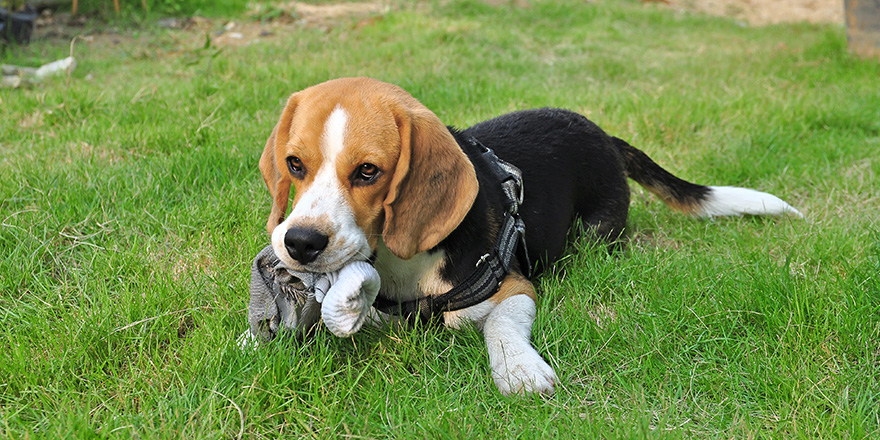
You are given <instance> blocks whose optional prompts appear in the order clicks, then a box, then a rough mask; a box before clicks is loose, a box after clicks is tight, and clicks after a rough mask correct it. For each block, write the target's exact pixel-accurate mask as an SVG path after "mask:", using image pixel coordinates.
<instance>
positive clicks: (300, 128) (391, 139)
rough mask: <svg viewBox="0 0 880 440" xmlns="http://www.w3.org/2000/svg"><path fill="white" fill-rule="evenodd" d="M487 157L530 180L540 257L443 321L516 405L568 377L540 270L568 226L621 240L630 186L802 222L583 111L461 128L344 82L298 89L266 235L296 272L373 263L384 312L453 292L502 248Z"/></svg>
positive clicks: (266, 164) (527, 252) (280, 141)
mask: <svg viewBox="0 0 880 440" xmlns="http://www.w3.org/2000/svg"><path fill="white" fill-rule="evenodd" d="M483 146H485V147H488V149H491V150H493V151H494V152H495V153H496V154H497V157H498V158H500V159H502V160H503V161H505V162H507V163H509V164H512V165H514V166H515V167H517V168H519V170H521V172H522V181H523V186H524V193H523V194H522V200H521V205H520V206H519V215H520V216H521V218H522V220H523V221H524V223H525V233H524V235H525V244H524V245H521V246H520V248H522V247H523V246H524V247H525V249H519V251H518V252H519V254H520V257H528V258H527V259H526V258H514V259H513V260H512V261H511V262H510V264H509V266H510V267H509V270H508V271H507V272H506V275H504V277H503V279H501V280H500V281H499V282H498V283H497V284H496V285H494V286H493V290H492V292H494V293H492V294H491V296H490V297H488V299H486V300H483V301H480V302H478V303H476V304H473V305H469V306H467V307H464V308H460V309H457V310H449V311H444V312H442V313H441V314H440V315H441V316H440V317H439V319H442V322H443V323H444V324H445V325H446V326H449V327H452V328H457V327H459V326H462V325H465V324H475V325H476V326H477V328H479V329H481V330H482V332H483V334H484V336H485V341H486V346H487V349H488V354H489V364H490V367H491V372H492V377H493V379H494V382H495V384H496V385H497V387H498V388H499V390H500V391H501V392H502V393H504V394H511V393H514V394H522V393H532V392H539V393H552V392H553V387H554V385H555V383H556V381H557V377H556V373H555V372H554V370H553V368H551V367H550V365H548V364H547V362H545V361H544V359H543V358H542V357H541V355H540V354H538V351H537V350H535V348H534V347H533V346H532V344H531V342H530V336H531V330H532V323H533V321H534V319H535V301H536V293H535V288H534V286H533V285H532V283H531V281H530V280H529V273H531V274H535V273H539V272H540V271H541V270H542V269H543V268H545V267H547V265H549V264H552V263H553V262H554V261H555V260H557V259H558V258H559V257H560V256H561V255H562V253H563V251H564V249H565V246H566V242H567V239H568V237H569V230H571V229H572V228H576V229H575V230H576V231H579V232H581V233H587V234H591V235H592V236H595V237H596V238H597V239H600V240H606V241H609V242H613V241H615V240H616V239H618V238H619V236H620V235H621V233H622V232H623V230H624V226H625V224H626V219H627V212H628V209H629V186H628V183H627V178H631V179H633V180H635V181H636V182H638V183H639V184H641V185H642V186H644V187H645V188H647V189H648V190H649V191H650V192H652V193H654V194H655V195H657V196H658V197H660V199H662V200H663V201H664V202H666V203H667V204H668V205H669V206H670V207H671V208H673V209H676V210H678V211H682V212H685V213H690V214H694V215H700V216H716V215H740V214H780V213H785V212H790V213H793V214H795V215H800V213H799V212H797V210H795V209H794V208H792V207H791V206H789V205H788V204H787V203H785V202H784V201H782V200H780V199H778V198H777V197H775V196H772V195H770V194H766V193H762V192H758V191H754V190H749V189H744V188H733V187H711V186H703V185H696V184H693V183H689V182H686V181H684V180H681V179H678V178H677V177H675V176H673V175H671V174H669V173H668V172H666V171H665V170H663V169H662V168H660V167H659V166H658V165H657V164H656V163H654V162H653V161H652V160H651V159H650V158H648V156H646V155H645V154H644V153H642V152H641V151H639V150H638V149H636V148H634V147H632V146H630V145H629V144H627V143H626V142H624V141H623V140H620V139H618V138H615V137H611V136H609V135H607V134H605V133H604V132H603V131H602V130H601V129H600V128H599V127H598V126H596V125H595V124H593V123H592V122H590V121H589V120H588V119H587V118H585V117H584V116H581V115H579V114H577V113H574V112H570V111H566V110H560V109H540V110H526V111H520V112H515V113H510V114H507V115H504V116H500V117H498V118H495V119H492V120H489V121H486V122H482V123H479V124H477V125H475V126H473V127H470V128H468V129H466V130H457V129H454V128H449V127H446V126H445V125H443V123H441V121H440V119H439V118H438V117H437V116H436V115H435V114H434V113H433V112H431V110H429V109H428V108H427V107H425V106H424V105H422V104H421V103H420V102H419V101H417V100H416V99H415V98H413V97H412V96H411V95H410V94H408V93H407V92H405V91H404V90H403V89H401V88H399V87H397V86H394V85H392V84H387V83H383V82H380V81H377V80H374V79H370V78H342V79H336V80H331V81H327V82H325V83H322V84H318V85H316V86H313V87H309V88H307V89H305V90H302V91H300V92H297V93H294V94H293V95H292V96H291V97H290V98H289V99H288V101H287V104H286V106H285V107H284V110H283V111H282V113H281V117H280V119H279V120H278V123H277V125H276V126H275V128H274V130H273V131H272V134H271V136H270V137H269V139H268V140H267V142H266V146H265V150H264V151H263V154H262V156H261V158H260V170H261V171H262V174H263V178H264V180H265V183H266V186H267V187H268V189H269V192H270V193H271V196H272V210H271V214H270V215H269V220H268V223H267V225H266V228H267V230H268V231H269V233H270V234H271V237H272V247H273V249H274V251H275V254H276V255H277V256H278V258H279V259H280V260H281V262H282V263H283V265H285V266H286V267H288V268H290V269H291V270H296V271H304V272H316V273H325V272H333V271H336V270H339V269H340V268H342V267H343V266H344V265H346V264H347V263H349V262H352V261H358V260H364V261H369V262H372V264H373V265H374V267H375V269H376V270H377V271H378V273H379V275H380V278H381V288H380V290H379V293H378V299H377V301H378V300H384V301H391V302H399V303H404V302H407V301H413V300H416V299H418V298H423V297H428V298H430V297H436V296H438V295H442V294H444V293H445V292H448V291H450V289H452V288H453V287H455V286H456V285H457V284H459V283H462V282H463V281H464V280H465V279H467V278H468V277H469V275H470V274H471V273H473V272H474V270H475V269H474V268H475V267H476V266H478V265H479V263H480V261H481V259H484V258H485V257H486V255H488V253H490V252H491V251H492V249H493V246H494V245H495V242H496V239H497V238H498V235H499V230H500V229H501V223H502V221H503V216H504V208H503V202H504V199H505V195H504V192H503V190H502V188H501V186H500V185H499V184H498V183H497V181H496V180H497V179H494V178H493V177H492V172H491V169H492V166H493V165H492V164H490V163H488V161H487V159H486V155H485V154H483V153H485V151H484V147H483ZM291 187H293V188H294V196H293V203H292V209H291V210H290V213H287V208H288V204H289V199H290V191H291ZM522 254H524V255H522ZM524 261H531V262H533V264H532V267H531V268H529V267H523V266H524V265H525V264H527V263H524ZM529 269H534V270H531V271H530V270H529Z"/></svg>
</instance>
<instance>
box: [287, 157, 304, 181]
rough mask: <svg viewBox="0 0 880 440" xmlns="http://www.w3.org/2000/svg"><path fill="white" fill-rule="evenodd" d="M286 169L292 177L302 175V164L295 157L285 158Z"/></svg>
mask: <svg viewBox="0 0 880 440" xmlns="http://www.w3.org/2000/svg"><path fill="white" fill-rule="evenodd" d="M287 169H289V170H290V174H293V175H294V176H299V175H302V173H303V163H302V160H300V158H298V157H296V156H289V157H288V158H287Z"/></svg>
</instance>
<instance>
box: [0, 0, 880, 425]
mask: <svg viewBox="0 0 880 440" xmlns="http://www.w3.org/2000/svg"><path fill="white" fill-rule="evenodd" d="M529 3H530V4H531V6H529V7H527V8H521V7H510V6H491V5H489V4H487V3H484V2H481V1H476V0H474V1H464V0H449V1H436V2H431V3H425V4H420V5H418V6H409V3H408V2H407V3H405V2H403V1H400V2H399V3H395V4H394V5H393V6H392V8H391V9H390V11H388V12H387V13H384V14H382V15H381V16H380V19H375V20H369V21H365V22H361V24H360V25H356V24H355V22H353V21H346V20H343V21H341V22H339V23H337V25H335V26H333V27H331V28H330V29H329V30H328V29H321V28H312V27H306V26H294V25H291V26H289V27H287V28H284V30H282V31H276V32H275V33H274V35H272V36H269V37H266V38H264V39H262V41H261V42H260V43H258V44H253V45H250V46H245V47H225V48H222V50H221V48H217V47H209V48H204V47H203V46H204V44H203V43H204V41H205V37H204V34H200V33H197V32H188V33H187V32H180V31H168V30H162V29H158V28H156V27H155V26H153V27H149V26H148V27H145V28H143V29H141V30H137V31H135V30H130V31H126V30H123V31H121V32H122V35H120V37H119V38H122V39H123V41H122V42H121V43H120V44H113V42H112V41H111V39H95V40H92V41H89V40H87V39H78V41H77V42H76V43H75V45H74V54H75V55H76V56H77V58H78V62H79V66H78V67H77V69H76V71H75V72H74V73H73V74H72V77H71V78H70V79H69V83H68V81H67V80H66V79H64V78H59V79H54V80H50V81H47V82H45V83H44V84H42V85H40V86H38V87H33V88H28V89H16V90H10V89H2V90H0V325H2V335H0V437H4V438H230V437H233V438H237V437H239V435H240V434H242V433H243V435H242V436H243V438H296V437H308V438H343V437H346V438H401V439H403V438H427V439H436V438H474V439H477V438H642V437H651V438H653V437H660V438H765V437H768V438H804V439H816V438H830V439H839V438H877V437H878V436H880V409H878V408H880V280H878V274H880V225H878V216H880V215H878V212H880V181H878V178H877V176H878V174H880V160H878V155H880V154H878V153H880V64H878V62H876V61H865V60H859V59H856V58H854V57H853V56H850V55H849V54H848V53H847V48H846V39H845V33H844V29H843V28H842V27H840V26H816V25H784V26H772V27H765V28H749V27H742V26H740V25H738V24H737V23H736V22H734V21H731V20H725V19H720V18H710V17H704V16H698V15H693V14H688V13H683V12H676V11H674V10H672V9H668V8H663V7H657V6H653V5H647V6H646V5H644V4H642V3H641V2H638V1H611V0H605V1H597V2H569V1H564V0H555V1H554V0H547V1H532V2H529ZM236 20H241V18H236ZM220 26H222V23H221V24H220ZM150 29H152V30H150ZM69 51H70V45H69V41H62V40H49V41H40V42H35V43H33V44H32V45H31V46H29V47H27V48H23V49H16V50H12V51H7V52H6V53H5V55H2V57H3V62H4V63H16V64H26V63H30V64H32V65H36V64H39V63H40V62H46V61H51V60H53V59H56V58H60V57H63V56H66V54H67V53H68V52H69ZM353 75H367V76H372V77H375V78H378V79H381V80H384V81H388V82H392V83H396V84H398V85H400V86H402V87H404V88H405V89H407V90H408V91H410V92H411V93H412V94H413V95H414V96H416V97H417V98H418V99H420V100H421V101H422V102H423V103H425V104H426V105H427V106H428V107H429V108H431V109H433V110H434V111H435V112H436V113H437V114H438V116H440V118H441V119H442V120H443V121H444V122H446V123H448V124H454V125H459V126H462V127H464V126H467V125H470V124H473V123H476V122H478V121H481V120H483V119H485V118H489V117H491V116H495V115H498V114H501V113H504V112H507V111H511V110H516V109H524V108H531V107H541V106H557V107H564V108H569V109H573V110H576V111H579V112H581V113H583V114H585V115H587V116H588V117H590V118H591V119H593V120H594V121H596V122H597V123H598V124H599V125H601V126H602V127H603V128H604V129H605V130H606V131H608V132H609V133H612V134H614V135H616V136H619V137H621V138H624V139H627V140H628V141H630V143H632V144H633V145H634V146H637V147H638V148H641V149H643V150H644V151H645V152H647V153H648V154H649V155H651V156H652V157H653V158H654V159H655V160H656V161H657V162H658V163H660V164H662V165H663V166H664V167H666V168H667V169H669V170H670V171H672V172H673V173H675V174H677V175H679V176H681V177H683V178H686V179H689V180H692V181H696V182H699V183H704V184H713V185H736V186H747V187H751V188H756V189H759V190H762V191H767V192H771V193H773V194H776V195H778V196H780V197H782V198H783V199H785V200H787V201H788V202H790V203H791V204H792V205H794V206H795V207H797V208H798V209H800V210H801V211H802V212H803V213H804V214H805V215H806V220H797V219H793V218H791V217H784V218H757V217H747V218H733V219H717V220H698V219H693V218H688V217H685V216H681V215H676V214H673V213H672V212H671V211H669V210H668V209H667V208H666V207H665V206H663V205H662V203H660V202H659V201H658V200H657V199H656V198H653V197H652V196H650V195H648V194H647V193H646V192H644V191H642V190H641V189H640V188H638V187H634V188H633V202H632V207H631V214H630V221H629V228H630V231H629V236H630V240H631V242H630V245H629V246H628V248H627V249H626V250H625V251H623V252H620V253H619V254H614V255H608V253H607V252H605V251H604V250H602V249H596V247H595V246H593V245H592V244H590V243H586V242H585V243H578V244H576V245H574V246H573V249H579V251H578V252H577V253H576V254H573V255H572V256H570V257H568V258H566V259H565V260H564V261H563V262H562V263H561V264H560V265H558V266H557V269H556V270H554V271H553V272H552V273H549V274H547V275H545V276H543V277H541V278H540V279H539V280H538V281H537V284H538V285H539V291H540V293H539V304H538V308H539V312H538V315H539V316H538V321H537V323H536V325H535V329H534V332H533V338H534V341H535V345H536V347H537V348H538V351H539V352H540V353H541V354H542V355H543V356H544V357H545V359H546V360H547V361H548V362H549V363H550V364H551V365H552V366H553V367H554V368H555V369H556V372H557V373H558V375H559V379H560V383H559V386H558V387H557V392H556V394H555V395H553V396H549V397H536V396H532V397H526V398H515V397H514V398H507V397H503V396H501V395H500V394H499V393H498V392H497V390H496V388H495V385H494V384H493V382H492V380H491V376H490V371H489V367H488V359H487V355H486V350H485V346H484V343H483V341H482V337H481V336H480V334H479V333H478V332H477V331H476V330H462V331H449V330H445V329H438V328H413V329H403V330H391V329H366V330H364V331H362V332H360V333H359V334H357V335H356V336H355V337H353V338H350V339H337V338H335V337H333V336H332V335H331V334H330V333H329V332H328V331H326V330H323V331H320V332H319V334H318V335H317V336H316V337H315V338H314V339H313V340H310V341H308V342H306V343H304V344H301V345H296V344H290V343H288V342H279V343H274V344H271V345H269V346H268V347H265V348H263V349H261V350H259V351H257V352H255V353H242V352H240V351H238V350H237V349H236V347H235V338H236V337H237V336H238V335H239V334H241V333H242V332H243V331H245V330H246V328H247V317H246V308H247V301H248V294H247V292H248V281H249V266H250V263H251V260H252V258H253V257H254V255H255V254H256V253H257V252H258V251H259V250H260V249H261V248H262V247H263V246H264V245H265V244H267V243H268V241H269V238H268V236H267V234H266V232H265V230H264V225H265V220H266V216H267V215H268V212H269V208H270V200H269V196H268V192H267V191H266V189H265V188H264V185H263V182H262V179H261V177H260V173H259V170H258V169H257V161H258V158H259V156H260V153H261V151H262V148H263V143H264V142H265V139H266V137H267V136H268V135H269V132H270V131H271V129H272V127H273V125H274V123H275V121H276V119H277V117H278V115H279V113H280V110H281V108H282V105H283V103H284V101H285V99H286V97H287V96H288V95H289V94H290V93H292V92H294V91H296V90H299V89H302V88H305V87H307V86H309V85H312V84H315V83H317V82H320V81H323V80H326V79H330V78H334V77H340V76H353Z"/></svg>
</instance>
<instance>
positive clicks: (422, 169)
mask: <svg viewBox="0 0 880 440" xmlns="http://www.w3.org/2000/svg"><path fill="white" fill-rule="evenodd" d="M416 105H417V106H418V107H420V108H418V107H417V108H410V109H405V110H397V111H394V113H395V119H396V120H397V126H398V129H399V130H400V157H399V159H398V162H397V167H396V169H395V170H394V176H393V177H392V179H391V188H390V190H389V192H388V196H387V197H386V199H385V203H384V206H385V229H384V231H383V232H382V238H383V239H384V241H385V245H386V246H387V247H388V249H389V250H390V251H391V252H392V253H394V255H396V256H398V257H399V258H403V259H409V258H412V256H413V255H415V254H417V253H419V252H424V251H427V250H429V249H431V248H433V247H434V246H437V244H438V243H440V242H441V241H442V240H443V239H444V238H446V237H447V236H448V235H449V234H450V233H451V232H452V231H453V230H454V229H455V228H456V227H458V225H459V223H461V221H462V220H463V219H464V217H465V215H467V213H468V211H469V210H470V208H471V205H472V204H473V203H474V199H475V198H476V197H477V192H479V184H478V183H477V175H476V173H475V172H474V166H473V165H472V164H471V162H470V160H469V159H468V158H467V156H466V155H465V154H464V152H463V151H462V150H461V148H460V147H459V146H458V143H456V142H455V138H453V137H452V134H450V133H449V130H448V129H447V128H446V127H445V126H444V125H443V123H441V122H440V119H439V118H437V116H436V115H435V114H434V113H432V112H431V111H430V110H428V109H427V108H425V107H424V106H421V104H418V103H417V104H416Z"/></svg>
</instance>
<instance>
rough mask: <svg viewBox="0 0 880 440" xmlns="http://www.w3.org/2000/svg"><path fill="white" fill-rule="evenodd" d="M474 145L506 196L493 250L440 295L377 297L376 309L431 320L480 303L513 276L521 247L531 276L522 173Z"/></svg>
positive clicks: (528, 274)
mask: <svg viewBox="0 0 880 440" xmlns="http://www.w3.org/2000/svg"><path fill="white" fill-rule="evenodd" d="M469 142H470V143H471V144H472V145H475V146H479V147H481V150H482V153H483V155H484V156H485V157H486V159H487V162H488V163H489V164H490V168H491V169H492V172H493V173H494V174H495V175H496V178H497V181H498V182H499V183H500V184H501V187H502V189H503V191H504V194H505V196H506V197H505V200H504V202H503V203H504V209H505V213H504V220H503V222H502V224H501V228H500V229H499V231H498V236H497V238H496V241H495V245H494V246H493V248H492V250H491V251H490V252H489V253H487V254H485V255H483V256H482V258H480V259H479V261H477V264H476V267H475V269H474V271H473V272H471V274H470V275H469V276H468V277H467V278H466V279H465V280H464V281H463V282H462V283H461V284H459V285H457V286H455V287H453V288H452V289H450V290H449V291H448V292H446V293H444V294H441V295H437V296H430V295H428V296H423V297H421V298H416V299H414V300H410V301H404V302H398V301H395V300H391V299H386V298H384V297H382V296H381V294H380V296H377V297H376V301H375V302H374V303H373V307H375V308H376V309H377V310H379V311H381V312H384V313H389V314H392V315H400V316H404V317H410V316H417V317H420V318H421V319H430V318H431V317H433V316H438V315H440V314H442V313H443V312H451V311H455V310H461V309H464V308H467V307H471V306H473V305H476V304H479V303H481V302H483V301H485V300H487V299H489V298H490V297H492V295H494V294H495V293H496V292H498V288H499V287H500V286H501V282H502V281H504V278H506V277H507V274H509V273H510V265H511V262H512V261H513V258H514V257H515V256H516V251H517V246H520V250H521V255H522V256H523V258H524V265H525V267H523V270H525V271H526V272H527V273H526V276H527V277H528V276H530V273H529V272H530V271H531V263H530V262H529V261H528V255H527V254H526V243H525V223H523V221H522V218H520V216H519V206H520V204H522V200H523V185H522V174H521V172H520V170H519V169H518V168H516V167H515V166H513V165H511V164H509V163H507V162H504V161H502V160H501V159H499V158H498V157H497V156H495V153H494V152H493V151H492V150H491V149H489V148H487V147H486V146H485V145H483V144H482V143H480V141H478V140H476V139H475V138H470V139H469Z"/></svg>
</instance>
